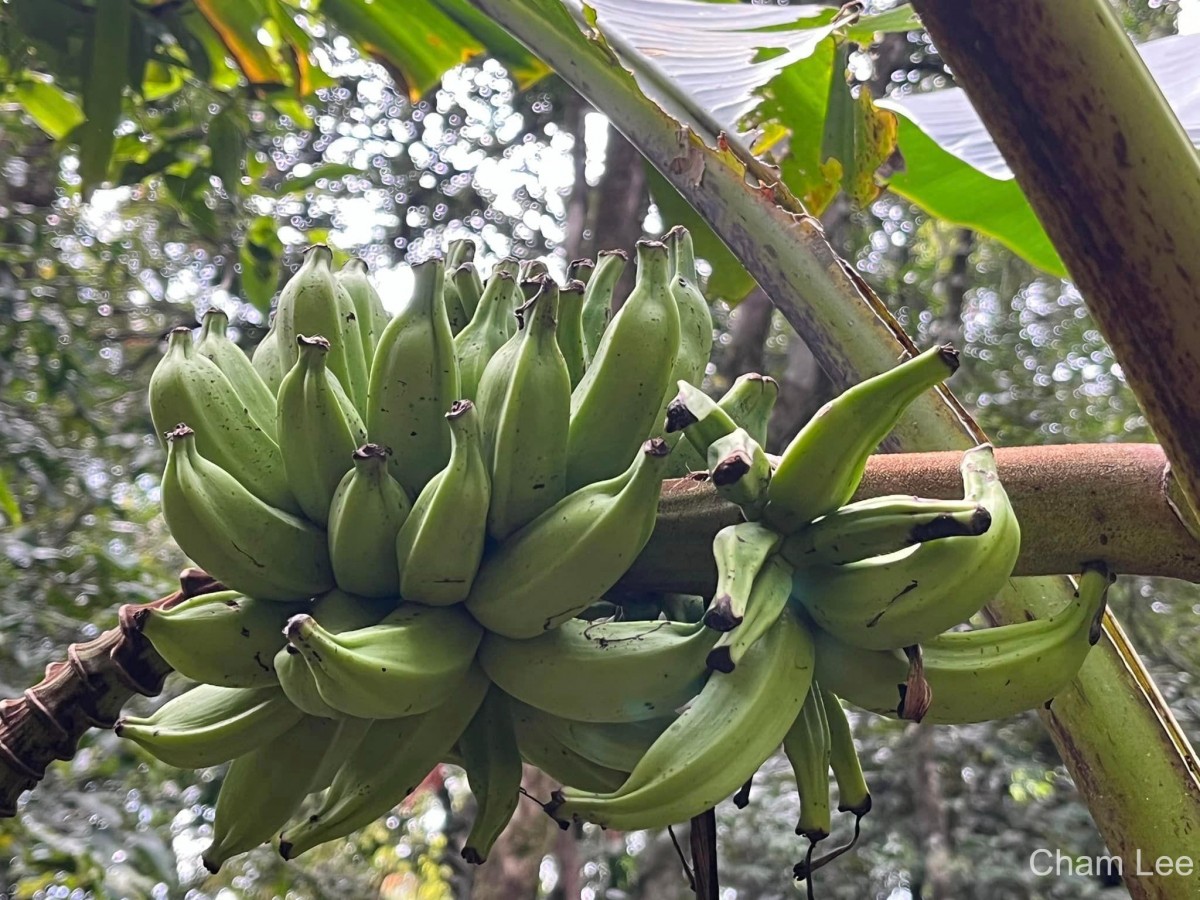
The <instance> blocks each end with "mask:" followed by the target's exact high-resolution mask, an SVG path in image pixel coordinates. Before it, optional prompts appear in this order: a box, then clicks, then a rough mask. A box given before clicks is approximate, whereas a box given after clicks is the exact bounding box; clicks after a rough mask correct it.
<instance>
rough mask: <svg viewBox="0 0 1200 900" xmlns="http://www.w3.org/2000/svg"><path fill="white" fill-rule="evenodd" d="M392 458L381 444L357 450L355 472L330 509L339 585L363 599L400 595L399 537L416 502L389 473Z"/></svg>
mask: <svg viewBox="0 0 1200 900" xmlns="http://www.w3.org/2000/svg"><path fill="white" fill-rule="evenodd" d="M387 458H388V453H387V451H386V450H385V449H384V448H382V447H380V446H379V445H378V444H364V445H363V446H361V447H359V448H358V449H357V450H355V451H354V454H353V467H352V468H351V469H350V471H349V472H347V473H346V474H345V475H344V476H343V477H342V480H341V483H340V484H338V486H337V490H336V491H334V493H333V500H332V501H331V502H330V504H329V523H328V527H329V561H330V564H331V565H332V566H333V577H334V579H335V580H336V581H337V583H338V585H339V586H340V587H341V588H342V589H343V590H347V591H350V592H351V593H353V594H358V595H360V596H363V597H395V596H397V595H398V594H399V593H400V569H399V567H398V566H397V564H396V535H397V534H399V532H400V528H401V526H403V525H404V522H405V521H406V520H407V518H408V513H409V508H410V506H411V503H410V501H409V499H408V495H407V494H406V493H404V488H402V487H400V483H399V482H398V481H396V479H394V478H393V477H392V476H391V474H390V473H389V472H388V464H387Z"/></svg>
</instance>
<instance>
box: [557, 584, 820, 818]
mask: <svg viewBox="0 0 1200 900" xmlns="http://www.w3.org/2000/svg"><path fill="white" fill-rule="evenodd" d="M812 676H813V643H812V638H811V637H810V635H809V632H808V628H807V626H806V625H804V624H803V623H802V622H801V621H800V619H799V618H797V616H796V615H795V614H794V613H793V612H792V611H791V610H790V607H789V608H787V609H785V612H784V614H783V615H782V616H780V618H779V620H778V622H777V623H776V625H775V627H774V628H772V629H771V630H770V631H769V632H768V633H767V634H766V636H765V637H764V638H763V639H762V640H761V641H759V642H758V643H757V644H755V646H754V647H753V648H751V650H750V652H749V653H747V654H746V658H745V659H744V660H743V661H742V664H741V665H740V666H738V667H737V668H736V669H734V671H733V672H731V673H729V674H728V675H724V674H717V675H714V676H712V677H711V678H710V679H709V680H708V682H707V683H706V684H705V685H704V689H703V690H701V692H700V694H699V695H698V696H697V697H696V699H695V700H693V701H692V702H691V704H690V705H689V706H688V707H687V709H685V710H684V711H683V713H681V714H680V716H679V718H678V719H676V720H675V722H674V723H672V724H671V725H670V727H668V728H667V730H666V731H664V732H663V733H662V735H661V736H660V737H659V738H658V740H656V741H655V742H654V744H653V745H652V746H651V747H650V749H649V750H648V751H646V754H645V755H644V756H643V757H642V758H641V761H640V762H638V764H637V766H636V767H635V768H634V770H633V771H632V772H631V773H630V775H629V778H628V779H627V780H626V782H625V783H624V784H623V785H622V786H621V787H620V789H619V790H617V791H615V792H612V793H608V794H598V793H594V792H588V791H582V790H577V789H573V788H567V789H565V790H563V791H561V792H556V793H555V795H554V796H553V799H552V800H551V802H550V803H549V804H548V806H547V812H549V813H550V814H551V815H553V816H554V817H555V818H557V819H559V820H560V821H562V820H568V821H569V820H570V819H582V820H584V821H588V822H594V823H596V824H598V825H601V826H604V827H608V828H618V829H621V830H623V831H625V830H633V829H639V828H658V827H662V826H666V825H672V824H675V823H677V822H683V821H686V820H687V819H690V818H692V817H693V816H697V815H699V814H700V813H702V812H704V811H705V810H708V809H711V808H712V807H714V806H716V805H717V804H718V803H719V802H721V801H722V800H724V799H725V798H726V797H728V796H729V795H730V794H732V793H733V792H734V791H736V790H737V789H738V788H739V787H741V786H742V785H743V784H745V782H746V780H747V779H748V778H749V777H750V776H751V775H753V774H754V772H755V771H756V770H757V769H758V767H759V766H760V765H762V763H763V762H764V761H765V760H766V759H767V757H768V756H770V755H771V753H772V752H774V750H775V749H776V748H777V747H778V746H779V744H780V742H781V741H782V740H783V738H784V735H786V734H787V732H788V730H789V729H790V728H791V726H792V723H793V722H794V721H795V719H796V716H797V715H798V714H799V712H800V708H801V706H802V705H803V704H804V699H805V697H806V696H807V695H808V692H809V685H810V682H811V681H812Z"/></svg>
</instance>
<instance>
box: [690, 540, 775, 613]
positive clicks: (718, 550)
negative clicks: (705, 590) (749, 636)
mask: <svg viewBox="0 0 1200 900" xmlns="http://www.w3.org/2000/svg"><path fill="white" fill-rule="evenodd" d="M782 541H783V538H782V537H781V536H780V535H779V534H778V533H777V532H776V531H774V530H773V529H771V528H767V527H766V526H765V525H760V524H759V523H758V522H739V523H737V524H736V525H726V526H725V527H724V528H722V529H721V530H720V531H718V532H717V533H716V535H715V536H714V537H713V558H714V559H715V560H716V563H717V587H716V590H715V592H714V593H713V601H712V603H711V604H709V607H708V612H706V613H705V614H704V623H705V624H706V625H708V627H709V628H715V629H716V630H717V631H732V630H733V629H734V628H737V627H738V625H740V624H741V622H742V619H743V618H744V616H745V615H746V607H747V605H748V604H749V602H750V601H749V598H750V591H751V589H752V587H753V585H754V580H755V579H756V578H757V577H758V573H759V572H760V571H761V570H762V568H763V566H765V565H766V564H767V560H768V559H770V557H771V555H772V554H773V553H774V552H775V551H776V550H778V549H779V545H780V543H781V542H782Z"/></svg>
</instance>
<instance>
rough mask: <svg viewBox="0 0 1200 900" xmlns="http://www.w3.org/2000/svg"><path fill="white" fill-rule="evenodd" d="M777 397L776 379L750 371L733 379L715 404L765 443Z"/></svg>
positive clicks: (752, 435) (777, 384)
mask: <svg viewBox="0 0 1200 900" xmlns="http://www.w3.org/2000/svg"><path fill="white" fill-rule="evenodd" d="M778 397H779V382H778V381H776V380H775V379H774V378H771V377H770V376H767V375H759V374H758V373H756V372H751V373H748V374H746V375H739V376H738V377H737V378H735V379H734V381H733V384H732V385H730V387H729V390H727V391H726V392H725V394H724V396H722V397H721V399H720V400H718V401H717V406H719V407H721V409H723V410H725V412H727V413H728V414H729V416H730V418H732V419H733V421H735V422H736V423H737V424H738V425H739V426H741V427H742V428H745V429H746V431H748V432H749V433H750V437H752V438H754V440H756V441H758V442H759V443H760V444H761V445H762V446H764V447H765V446H767V427H768V425H769V424H770V422H771V413H772V411H774V409H775V401H776V399H778Z"/></svg>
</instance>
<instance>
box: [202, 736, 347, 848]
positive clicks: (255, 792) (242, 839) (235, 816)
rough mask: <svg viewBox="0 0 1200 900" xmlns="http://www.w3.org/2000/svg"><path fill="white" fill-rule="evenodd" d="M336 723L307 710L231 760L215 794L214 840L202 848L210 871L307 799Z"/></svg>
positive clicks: (273, 829) (262, 838)
mask: <svg viewBox="0 0 1200 900" xmlns="http://www.w3.org/2000/svg"><path fill="white" fill-rule="evenodd" d="M337 728H338V726H337V723H336V722H335V721H334V720H332V719H322V718H318V717H316V716H304V717H303V718H301V719H300V721H299V722H297V723H296V724H295V725H293V726H292V727H291V728H289V729H288V730H287V731H285V732H284V733H283V734H280V735H278V736H277V737H275V738H274V739H272V740H270V741H266V742H264V743H263V744H261V745H260V746H258V747H255V748H254V749H253V750H252V751H250V752H249V753H247V754H246V755H244V756H239V757H238V758H237V759H235V760H234V761H233V762H232V763H231V764H230V766H229V769H228V771H226V772H225V779H224V780H223V781H222V782H221V790H220V793H218V794H217V805H216V815H215V817H214V819H213V840H212V843H211V844H210V845H209V847H208V849H207V850H205V851H204V856H203V862H204V867H205V868H206V869H208V871H210V872H216V871H218V870H219V869H220V868H221V866H222V865H223V864H224V863H225V861H226V860H228V859H230V858H231V857H234V856H237V855H238V854H239V853H245V852H246V851H247V850H253V849H254V848H255V847H257V846H258V845H259V844H265V843H266V842H267V841H269V840H271V838H272V837H274V836H275V835H276V834H277V833H278V832H279V829H280V828H282V827H283V825H284V824H285V823H286V822H287V820H288V819H289V818H291V816H292V813H294V812H295V811H296V810H297V809H298V808H299V807H300V804H301V803H302V802H304V797H305V795H306V794H308V792H309V790H310V789H311V787H312V784H313V781H314V779H315V777H316V775H317V774H318V772H319V770H320V768H321V764H322V762H323V761H324V759H325V756H326V755H327V754H328V752H329V749H330V746H331V744H332V742H333V740H334V738H335V737H336V735H337Z"/></svg>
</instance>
